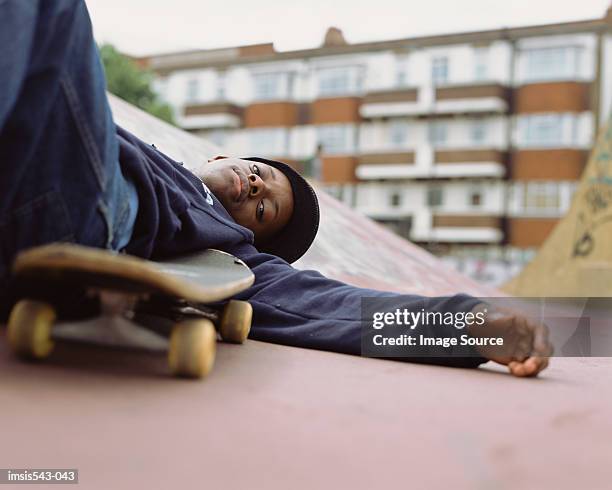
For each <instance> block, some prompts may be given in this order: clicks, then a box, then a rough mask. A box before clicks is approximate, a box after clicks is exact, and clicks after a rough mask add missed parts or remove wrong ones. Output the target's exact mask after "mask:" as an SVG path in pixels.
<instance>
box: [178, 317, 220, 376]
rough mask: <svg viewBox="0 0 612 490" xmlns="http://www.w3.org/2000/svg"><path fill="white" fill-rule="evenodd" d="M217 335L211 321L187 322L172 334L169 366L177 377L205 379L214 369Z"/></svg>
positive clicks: (179, 325) (180, 323)
mask: <svg viewBox="0 0 612 490" xmlns="http://www.w3.org/2000/svg"><path fill="white" fill-rule="evenodd" d="M216 348H217V333H216V331H215V327H214V325H213V324H212V322H211V321H210V320H207V319H197V320H185V321H182V322H179V323H177V324H175V325H174V327H173V328H172V333H171V334H170V348H169V351H168V365H169V367H170V371H171V372H172V374H174V375H175V376H184V377H187V378H203V377H204V376H206V375H207V374H208V373H209V372H210V370H211V369H212V367H213V364H214V362H215V350H216Z"/></svg>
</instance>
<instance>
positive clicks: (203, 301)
mask: <svg viewBox="0 0 612 490" xmlns="http://www.w3.org/2000/svg"><path fill="white" fill-rule="evenodd" d="M12 272H13V277H14V283H15V287H16V289H17V291H18V297H19V298H21V300H20V301H19V302H17V303H16V305H15V306H14V308H13V311H12V313H11V316H10V318H9V323H8V340H9V344H10V345H11V347H12V350H13V351H14V352H15V353H16V354H17V355H19V356H20V357H25V358H34V359H42V358H45V357H47V356H48V355H49V354H50V352H51V350H52V349H53V328H52V327H53V325H54V324H55V323H56V321H58V320H59V321H64V322H65V321H73V322H75V324H78V322H79V321H81V320H82V319H83V318H92V317H96V316H98V317H123V318H126V319H129V320H130V321H132V322H134V323H136V324H138V325H140V326H144V327H148V328H150V329H152V330H154V331H156V332H157V333H163V334H165V335H167V336H168V337H169V349H168V356H169V357H168V359H169V361H168V362H169V366H170V369H171V371H172V372H173V373H174V374H176V375H183V376H191V377H202V376H204V375H206V374H207V373H208V372H209V371H210V369H211V368H212V365H213V363H214V354H215V348H216V337H217V334H216V331H215V325H216V326H217V328H218V329H219V331H220V334H221V337H222V338H223V339H224V340H228V341H230V342H237V343H242V342H243V341H244V340H245V339H246V337H247V335H248V331H249V329H250V323H251V317H252V309H251V307H250V305H249V304H248V303H246V302H242V301H235V300H230V301H228V302H226V303H225V305H221V304H220V302H221V301H223V300H227V299H228V298H230V297H231V296H233V295H235V294H237V293H239V292H241V291H243V290H244V289H246V288H248V287H249V286H250V285H251V284H253V282H254V275H253V273H252V272H251V271H250V270H249V268H248V267H247V266H246V264H244V262H242V261H240V260H239V259H237V258H236V257H234V256H232V255H231V254H228V253H225V252H221V251H218V250H205V251H203V252H199V253H194V254H189V255H184V256H181V257H177V258H174V259H171V260H168V261H163V262H153V261H148V260H144V259H141V258H137V257H132V256H128V255H124V254H119V253H116V252H112V251H108V250H102V249H96V248H90V247H84V246H81V245H74V244H50V245H45V246H41V247H36V248H32V249H29V250H26V251H24V252H22V253H21V254H20V255H18V257H17V258H16V260H15V262H14V264H13V269H12ZM160 325H162V326H163V325H165V326H166V327H167V328H166V327H162V329H161V331H160V328H159V326H160ZM164 328H165V330H164Z"/></svg>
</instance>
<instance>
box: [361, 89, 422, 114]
mask: <svg viewBox="0 0 612 490" xmlns="http://www.w3.org/2000/svg"><path fill="white" fill-rule="evenodd" d="M360 112H361V116H362V117H364V118H377V117H393V116H405V115H417V114H421V113H422V112H423V107H422V104H420V103H419V89H418V88H416V87H410V88H404V89H398V90H385V91H377V92H370V93H368V94H366V95H365V97H364V98H363V101H362V103H361V108H360Z"/></svg>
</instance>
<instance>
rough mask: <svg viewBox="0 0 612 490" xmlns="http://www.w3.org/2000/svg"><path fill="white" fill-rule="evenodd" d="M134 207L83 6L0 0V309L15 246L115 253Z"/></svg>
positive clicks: (66, 0)
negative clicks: (66, 245)
mask: <svg viewBox="0 0 612 490" xmlns="http://www.w3.org/2000/svg"><path fill="white" fill-rule="evenodd" d="M137 203H138V198H137V194H136V190H135V189H134V187H133V185H131V183H129V182H128V181H126V180H125V178H124V177H123V175H122V173H121V169H120V167H119V150H118V144H117V137H116V131H115V125H114V123H113V120H112V115H111V111H110V108H109V105H108V101H107V99H106V93H105V80H104V72H103V69H102V66H101V64H100V59H99V56H98V52H97V48H96V45H95V43H94V40H93V36H92V29H91V22H90V19H89V15H88V13H87V9H86V7H85V4H84V2H83V1H80V0H0V305H2V302H3V300H4V302H5V303H6V301H7V299H6V298H7V296H8V289H9V286H8V282H7V281H8V275H9V270H10V265H11V263H12V261H13V259H14V257H15V255H16V254H17V253H18V252H19V251H20V250H23V249H25V248H29V247H32V246H35V245H40V244H44V243H49V242H54V241H72V242H76V243H81V244H84V245H90V246H94V247H101V248H110V249H115V250H118V249H121V248H122V247H124V246H125V245H127V242H128V241H129V238H130V236H131V232H132V229H133V225H134V220H135V217H136V208H137ZM1 309H2V308H1V307H0V310H1Z"/></svg>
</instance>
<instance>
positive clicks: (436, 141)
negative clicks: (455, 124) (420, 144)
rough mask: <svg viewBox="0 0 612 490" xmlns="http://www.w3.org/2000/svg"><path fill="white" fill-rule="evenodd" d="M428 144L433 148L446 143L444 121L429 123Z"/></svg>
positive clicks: (446, 134) (446, 132)
mask: <svg viewBox="0 0 612 490" xmlns="http://www.w3.org/2000/svg"><path fill="white" fill-rule="evenodd" d="M428 131H429V135H428V137H429V143H430V144H431V145H433V146H439V145H441V144H444V143H446V140H447V138H448V125H447V124H446V122H444V121H433V122H431V123H429V128H428Z"/></svg>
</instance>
